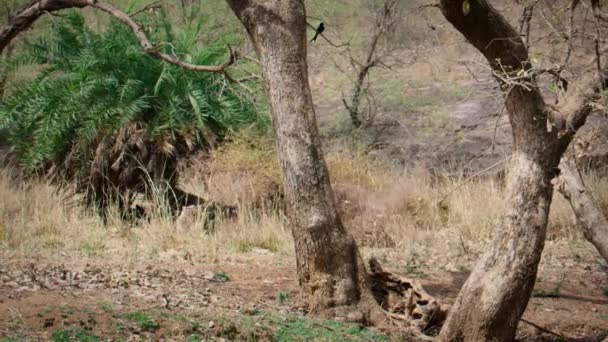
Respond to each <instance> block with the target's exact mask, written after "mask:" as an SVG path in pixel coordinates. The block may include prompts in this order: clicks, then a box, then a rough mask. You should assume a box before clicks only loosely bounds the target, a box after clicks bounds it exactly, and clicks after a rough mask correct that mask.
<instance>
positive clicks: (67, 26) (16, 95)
mask: <svg viewBox="0 0 608 342" xmlns="http://www.w3.org/2000/svg"><path fill="white" fill-rule="evenodd" d="M148 21H151V22H150V23H149V24H148V25H146V26H153V27H155V29H154V31H153V32H152V33H151V34H150V36H151V37H150V38H151V39H153V40H155V41H156V42H158V41H162V40H167V41H173V43H172V44H165V45H162V46H164V50H167V51H166V52H169V51H170V52H175V53H176V54H177V55H178V56H180V57H181V58H182V59H184V60H186V61H188V62H191V63H194V64H209V65H212V64H218V63H221V62H222V61H223V60H224V58H225V54H226V50H225V47H224V46H220V45H217V44H215V45H214V44H210V45H208V46H206V47H205V48H204V49H201V50H200V51H190V47H191V46H192V44H193V41H194V38H195V37H196V36H197V35H198V34H199V33H200V32H198V29H199V28H194V29H191V30H189V31H188V32H187V33H185V34H182V35H180V36H179V37H180V39H179V40H177V41H174V39H175V38H174V34H173V30H172V27H171V25H170V23H169V22H168V21H167V20H164V18H162V17H161V18H160V19H155V20H152V19H149V20H148ZM52 26H53V27H52V28H51V32H52V33H51V34H50V36H48V37H45V38H42V39H39V40H37V41H36V42H34V43H31V44H29V45H28V46H27V48H26V51H25V52H24V53H23V54H20V56H19V57H17V58H13V59H12V60H11V61H9V63H12V65H13V66H18V65H22V64H28V63H29V64H32V63H36V64H44V65H46V67H45V68H44V70H43V71H42V73H41V74H40V76H39V77H38V78H37V79H36V80H35V81H34V82H32V83H31V84H28V85H27V86H25V87H21V88H19V89H17V90H15V91H13V92H12V93H11V94H9V95H8V96H7V98H6V101H5V103H4V104H2V106H1V107H0V115H1V117H0V120H1V121H0V129H5V130H6V131H7V132H8V133H9V137H8V138H9V142H10V143H11V144H12V145H13V146H14V147H15V150H16V152H17V155H18V157H19V159H20V160H21V162H22V164H23V165H25V166H26V167H28V168H30V169H37V168H41V167H43V166H44V165H45V163H46V162H48V161H52V160H56V159H57V158H60V157H61V156H64V155H65V154H66V153H67V152H68V151H72V153H74V157H75V158H78V159H79V160H78V161H75V165H79V166H85V165H86V164H87V162H90V160H87V159H90V156H89V153H88V152H89V149H90V147H91V145H92V144H94V143H95V142H97V141H100V140H101V139H103V137H106V136H108V135H113V134H117V132H118V131H119V130H120V129H121V128H124V127H125V126H127V125H129V124H132V123H140V124H141V125H142V127H144V128H145V138H146V139H150V140H151V141H154V142H156V143H157V146H159V147H160V148H161V149H163V151H164V152H166V153H171V151H172V148H171V147H170V146H169V145H166V144H167V143H169V144H170V142H171V140H172V137H173V136H174V135H175V134H183V133H184V132H188V135H189V138H190V140H191V142H192V143H193V144H197V143H201V141H202V140H204V137H203V135H202V132H203V130H205V129H211V131H213V132H214V133H215V134H217V135H223V134H224V132H225V131H226V130H230V129H237V128H239V127H241V126H243V125H249V124H253V123H255V122H258V121H259V120H260V118H259V117H258V116H257V115H256V113H255V112H254V109H255V106H254V105H252V103H250V102H248V101H246V100H243V99H242V97H241V94H240V93H239V91H238V89H236V88H235V87H234V86H231V85H229V84H227V83H226V81H225V80H224V78H223V77H222V76H221V75H217V74H213V73H194V72H188V71H185V70H181V69H179V68H177V67H175V66H171V65H168V64H165V63H162V62H161V61H159V60H157V59H155V58H152V57H149V56H147V55H145V54H144V52H143V51H142V50H141V48H140V47H139V46H138V43H137V41H136V39H135V38H134V36H133V34H132V32H131V31H130V30H128V29H127V28H126V27H124V26H123V25H121V24H120V23H117V22H116V21H111V22H110V23H109V26H108V28H107V30H106V31H104V32H102V33H95V32H93V31H92V30H90V29H88V28H87V26H86V24H85V21H84V19H83V17H82V16H81V15H80V14H78V13H76V12H71V13H69V14H68V15H67V16H66V17H65V19H64V20H59V21H58V22H56V23H54V24H53V25H52ZM87 157H89V158H87ZM82 169H84V168H82Z"/></svg>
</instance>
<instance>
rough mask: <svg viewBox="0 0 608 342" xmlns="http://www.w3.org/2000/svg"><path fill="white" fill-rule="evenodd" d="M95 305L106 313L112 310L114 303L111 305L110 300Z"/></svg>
mask: <svg viewBox="0 0 608 342" xmlns="http://www.w3.org/2000/svg"><path fill="white" fill-rule="evenodd" d="M97 306H98V307H99V308H100V309H101V310H103V311H105V312H106V313H111V312H113V311H114V305H112V303H110V302H105V301H102V302H99V303H97Z"/></svg>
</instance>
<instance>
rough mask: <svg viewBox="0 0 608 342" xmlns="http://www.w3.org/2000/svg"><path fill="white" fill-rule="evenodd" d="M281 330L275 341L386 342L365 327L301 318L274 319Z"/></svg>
mask: <svg viewBox="0 0 608 342" xmlns="http://www.w3.org/2000/svg"><path fill="white" fill-rule="evenodd" d="M272 321H273V324H274V325H276V326H278V327H279V329H278V330H277V332H276V333H275V334H274V336H273V341H277V342H287V341H385V340H386V337H384V336H382V335H379V334H376V333H374V332H372V331H370V330H368V329H366V328H365V327H363V326H360V325H354V324H345V323H339V322H335V321H321V320H315V319H308V318H300V317H291V316H290V317H286V318H281V319H279V318H272Z"/></svg>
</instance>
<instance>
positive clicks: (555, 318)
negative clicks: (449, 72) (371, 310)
mask: <svg viewBox="0 0 608 342" xmlns="http://www.w3.org/2000/svg"><path fill="white" fill-rule="evenodd" d="M568 248H569V247H565V246H564V245H559V244H558V245H556V246H553V245H551V246H549V252H548V254H547V256H546V258H545V260H544V261H543V265H542V266H541V271H540V274H539V282H538V284H537V287H536V289H535V296H534V297H533V298H532V300H531V301H530V304H529V305H528V310H527V311H526V314H525V316H524V318H525V319H526V320H528V321H530V322H532V323H534V324H536V325H538V326H541V327H543V328H545V329H547V330H550V331H553V332H555V333H557V334H561V335H563V336H565V337H567V338H568V339H575V338H582V337H585V338H592V337H597V336H602V334H603V333H605V332H606V330H607V329H606V327H607V326H608V266H607V265H605V264H604V263H602V262H600V260H599V259H598V258H597V256H595V255H594V254H593V250H589V248H588V246H586V247H585V248H582V249H580V250H579V249H576V250H574V252H572V251H570V250H568ZM441 250H443V251H444V252H441V253H434V254H433V257H425V256H424V252H423V251H420V253H419V255H420V257H419V258H418V259H415V258H412V256H411V255H410V257H404V253H397V252H396V251H395V250H394V249H370V250H368V249H366V250H365V254H367V255H375V256H376V257H378V258H379V259H380V260H381V262H382V263H383V264H384V265H389V266H390V267H389V268H390V270H391V271H393V270H394V271H397V273H401V274H404V275H407V276H409V277H413V278H417V279H419V280H420V283H421V284H422V285H423V286H424V287H425V289H426V290H427V291H428V292H429V293H430V294H431V295H434V296H436V297H438V298H439V299H440V300H441V301H442V302H443V303H446V304H450V303H451V302H452V301H453V300H454V298H455V296H456V295H457V293H458V290H459V289H460V287H461V286H462V284H463V283H464V281H465V280H466V277H467V275H468V272H469V270H470V269H471V268H472V267H473V265H474V262H475V260H476V258H477V257H478V255H479V253H478V252H476V251H478V249H477V248H474V246H469V248H468V252H467V253H460V252H458V253H456V252H455V251H454V249H450V248H442V249H441ZM448 251H449V252H448ZM572 254H576V255H579V259H578V260H574V261H573V258H572ZM0 279H1V281H0V322H1V323H0V337H4V338H14V339H17V340H23V339H27V340H57V341H61V339H60V338H61V337H62V336H63V337H66V336H67V337H70V336H71V337H72V338H73V339H76V340H77V338H76V337H74V336H85V335H87V334H88V335H91V336H96V337H100V338H109V339H130V340H133V339H135V340H137V339H140V340H142V339H143V340H146V339H148V340H149V339H153V340H159V339H165V340H167V339H168V340H172V339H173V340H174V339H180V340H185V339H187V338H190V336H192V338H193V340H195V339H194V338H200V339H203V338H204V337H205V336H207V337H209V338H212V337H213V338H217V337H221V338H226V339H229V340H246V339H250V340H260V341H264V340H272V339H273V338H274V337H275V336H277V335H276V334H279V333H281V334H291V333H297V332H293V331H291V330H289V331H287V330H285V329H296V331H297V329H304V328H303V327H309V328H310V327H317V328H319V324H320V325H321V326H322V327H323V328H322V329H321V330H320V331H317V332H315V334H317V333H318V335H315V336H320V337H319V338H320V339H317V340H327V341H330V340H335V339H340V337H336V335H332V331H334V332H335V330H336V329H341V328H336V327H333V326H331V324H334V323H324V322H321V323H314V322H313V323H310V322H309V321H305V320H307V318H304V315H305V313H306V306H305V303H303V302H302V301H301V300H300V296H299V292H298V287H297V280H296V279H297V278H296V274H295V265H294V264H293V262H292V261H285V260H281V259H280V258H279V257H278V255H277V256H275V255H273V254H268V253H256V252H252V253H247V254H243V255H240V256H235V257H234V258H230V259H229V260H226V261H224V262H221V263H218V264H192V263H191V262H189V261H187V260H184V261H177V260H173V261H169V260H151V261H141V262H136V263H130V264H124V263H121V262H120V261H108V260H99V259H87V260H80V259H71V258H67V257H64V258H61V259H57V260H52V259H47V258H32V259H29V260H23V259H20V258H5V259H4V260H3V261H2V266H0ZM303 320H304V321H303ZM308 324H310V326H309V325H308ZM326 324H330V326H325V325H326ZM307 329H308V328H307ZM310 329H313V328H310ZM310 329H309V330H310ZM349 329H350V328H349ZM313 330H314V329H313ZM311 331H312V330H311ZM345 331H350V330H348V329H346V330H345ZM357 331H358V330H357ZM364 333H365V334H368V333H370V334H372V333H373V334H380V332H371V331H367V330H366V331H365V332H364ZM385 333H388V335H385V336H384V337H383V338H384V339H388V340H391V339H393V338H395V336H392V337H391V335H390V332H385ZM79 334H80V335H79ZM326 334H329V335H326ZM290 336H291V335H290ZM357 336H359V337H356V336H355V337H352V340H357V339H358V338H361V340H369V339H367V338H370V337H369V336H368V335H361V336H360V335H357ZM362 336H366V337H362ZM370 336H371V335H370ZM374 336H376V335H374ZM377 336H381V334H380V335H377ZM519 336H520V337H521V339H522V340H526V341H540V340H543V339H545V340H546V339H548V338H551V337H555V336H552V335H551V334H548V333H546V332H543V331H541V330H539V329H537V328H535V327H534V326H531V325H529V324H526V323H521V324H520V333H519ZM341 338H345V337H344V336H342V337H341Z"/></svg>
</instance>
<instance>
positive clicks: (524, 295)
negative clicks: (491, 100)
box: [440, 0, 561, 341]
mask: <svg viewBox="0 0 608 342" xmlns="http://www.w3.org/2000/svg"><path fill="white" fill-rule="evenodd" d="M468 3H469V5H470V6H469V11H468V13H466V12H467V11H465V10H464V8H463V1H462V0H442V1H441V8H442V11H443V14H444V15H445V17H446V18H447V19H448V21H450V22H451V23H452V24H453V25H454V27H455V28H456V29H457V30H459V31H460V32H461V33H462V34H463V35H464V36H465V37H466V39H467V40H468V41H469V42H470V43H471V44H472V45H474V46H475V47H476V48H477V49H478V50H479V51H481V52H482V53H483V54H484V55H485V57H486V59H487V60H488V62H489V63H490V65H491V66H492V67H493V69H494V70H495V71H496V72H499V73H502V76H503V77H509V76H510V73H513V72H517V71H519V70H522V69H524V70H527V69H528V68H529V66H528V53H527V50H526V48H525V45H524V43H523V42H522V40H521V38H520V37H519V34H518V33H517V31H516V30H515V29H514V28H513V27H512V26H511V25H510V24H509V23H508V22H507V21H506V20H505V19H504V18H503V17H502V16H501V15H500V14H499V13H498V12H497V11H496V10H495V9H494V8H493V7H492V6H491V5H490V4H488V3H487V2H486V1H485V0H474V1H473V0H469V1H468ZM503 70H504V71H506V73H505V72H504V71H503ZM524 81H525V82H526V84H527V85H528V86H529V88H530V90H527V89H525V88H524V87H523V86H521V85H517V84H510V85H507V84H505V83H504V82H502V83H501V86H502V87H503V90H504V91H505V97H506V99H505V101H506V102H505V105H506V108H507V110H508V113H509V119H510V122H511V125H512V127H513V140H514V145H513V158H512V160H513V164H512V168H511V170H510V174H509V178H508V185H507V192H506V193H507V203H508V209H507V211H506V212H505V213H504V214H503V216H502V218H501V219H500V221H499V223H498V226H497V228H496V234H495V237H494V240H493V242H492V243H491V244H490V247H489V249H488V251H487V252H486V253H485V254H484V255H483V256H482V258H481V260H480V261H479V262H478V264H477V265H476V267H475V269H474V270H473V272H472V273H471V275H470V277H469V279H468V280H467V282H466V283H465V284H464V286H463V288H462V290H461V291H460V294H459V296H458V298H457V300H456V302H455V304H454V306H453V307H452V309H451V312H450V315H449V317H448V319H447V321H446V323H445V325H444V327H443V329H442V331H441V335H440V339H441V340H444V341H512V340H513V339H514V337H515V331H516V329H517V324H518V322H519V320H520V318H521V316H522V314H523V313H524V311H525V309H526V306H527V304H528V300H529V298H530V295H531V292H532V289H533V287H534V282H535V280H536V274H537V269H538V264H539V262H540V258H541V253H542V250H543V247H544V241H545V235H546V227H547V218H548V214H549V207H550V205H551V195H552V184H551V180H552V178H553V177H554V176H555V174H556V170H557V164H558V162H559V156H560V155H561V152H560V151H559V147H558V143H557V142H558V137H557V130H555V129H553V130H549V129H547V120H548V117H547V110H546V105H545V103H544V100H543V98H542V96H541V95H540V93H539V91H538V90H537V89H536V87H535V80H534V79H532V78H529V79H526V80H524Z"/></svg>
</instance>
